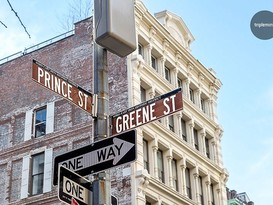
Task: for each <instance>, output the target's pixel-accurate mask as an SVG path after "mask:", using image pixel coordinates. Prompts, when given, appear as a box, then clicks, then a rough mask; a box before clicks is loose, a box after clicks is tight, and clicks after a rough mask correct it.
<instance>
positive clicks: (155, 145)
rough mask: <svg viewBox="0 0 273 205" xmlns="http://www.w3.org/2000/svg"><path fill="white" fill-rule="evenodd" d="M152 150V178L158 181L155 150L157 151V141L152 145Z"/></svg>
mask: <svg viewBox="0 0 273 205" xmlns="http://www.w3.org/2000/svg"><path fill="white" fill-rule="evenodd" d="M152 149H153V162H154V177H155V178H156V179H157V180H158V179H159V177H158V165H157V150H158V144H157V140H156V139H155V140H154V145H153V146H152Z"/></svg>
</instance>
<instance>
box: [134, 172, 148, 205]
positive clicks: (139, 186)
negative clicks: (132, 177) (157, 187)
mask: <svg viewBox="0 0 273 205" xmlns="http://www.w3.org/2000/svg"><path fill="white" fill-rule="evenodd" d="M149 181H150V175H149V174H148V172H147V170H138V171H137V172H136V190H137V193H136V204H137V205H146V198H145V193H146V188H147V186H148V185H149Z"/></svg>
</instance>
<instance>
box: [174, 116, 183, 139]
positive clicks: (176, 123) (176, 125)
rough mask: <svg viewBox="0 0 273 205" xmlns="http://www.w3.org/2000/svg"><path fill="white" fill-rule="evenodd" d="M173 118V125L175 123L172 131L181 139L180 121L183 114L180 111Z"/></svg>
mask: <svg viewBox="0 0 273 205" xmlns="http://www.w3.org/2000/svg"><path fill="white" fill-rule="evenodd" d="M174 116H175V118H176V120H175V121H174V123H175V125H174V126H175V127H174V130H175V131H177V133H178V137H179V138H181V139H182V124H181V119H182V116H183V113H182V111H179V112H177V114H175V115H174Z"/></svg>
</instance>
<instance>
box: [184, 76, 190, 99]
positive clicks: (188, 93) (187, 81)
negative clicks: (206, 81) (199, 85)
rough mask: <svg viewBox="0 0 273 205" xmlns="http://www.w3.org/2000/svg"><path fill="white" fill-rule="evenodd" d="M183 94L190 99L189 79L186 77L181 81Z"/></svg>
mask: <svg viewBox="0 0 273 205" xmlns="http://www.w3.org/2000/svg"><path fill="white" fill-rule="evenodd" d="M182 83H183V85H182V87H183V95H184V96H185V97H186V98H187V99H190V80H189V79H188V78H187V79H186V80H184V81H183V82H182Z"/></svg>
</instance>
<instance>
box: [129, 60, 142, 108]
mask: <svg viewBox="0 0 273 205" xmlns="http://www.w3.org/2000/svg"><path fill="white" fill-rule="evenodd" d="M131 66H132V67H133V69H132V71H131V72H130V71H128V72H129V75H128V76H130V77H129V78H131V80H129V81H128V83H129V86H131V87H132V90H133V92H130V93H129V96H128V101H129V105H130V106H132V105H136V104H139V103H140V102H141V97H140V95H141V94H140V71H141V70H142V69H143V66H144V60H143V59H142V58H139V56H137V55H135V56H132V59H131ZM136 93H138V95H136Z"/></svg>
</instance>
